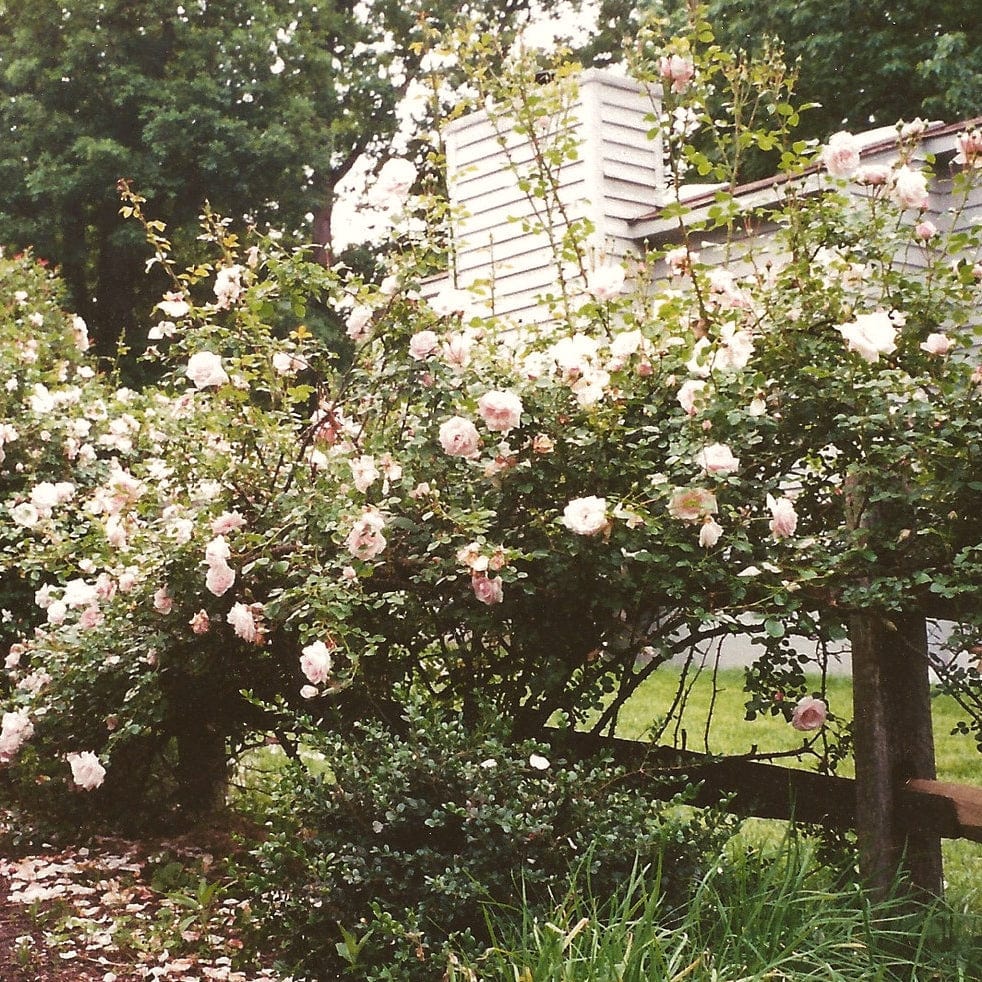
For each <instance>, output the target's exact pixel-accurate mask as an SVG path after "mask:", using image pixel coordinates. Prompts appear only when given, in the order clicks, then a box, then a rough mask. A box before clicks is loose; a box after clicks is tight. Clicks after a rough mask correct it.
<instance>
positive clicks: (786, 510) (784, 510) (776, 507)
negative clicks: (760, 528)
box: [767, 495, 798, 539]
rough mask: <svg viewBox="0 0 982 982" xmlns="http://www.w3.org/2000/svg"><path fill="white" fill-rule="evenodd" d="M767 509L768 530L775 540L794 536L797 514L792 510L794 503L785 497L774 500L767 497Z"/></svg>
mask: <svg viewBox="0 0 982 982" xmlns="http://www.w3.org/2000/svg"><path fill="white" fill-rule="evenodd" d="M767 507H768V508H770V510H771V520H770V523H769V526H768V527H769V528H770V530H771V533H772V534H773V536H774V538H775V539H786V538H788V537H789V536H792V535H794V533H795V530H796V529H797V528H798V513H797V512H796V511H795V510H794V502H793V501H792V500H791V499H790V498H787V497H783V498H774V497H772V496H771V495H768V496H767Z"/></svg>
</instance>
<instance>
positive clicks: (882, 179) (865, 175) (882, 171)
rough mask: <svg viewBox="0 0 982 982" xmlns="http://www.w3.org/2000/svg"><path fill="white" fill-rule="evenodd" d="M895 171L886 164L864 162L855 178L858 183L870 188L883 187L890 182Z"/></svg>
mask: <svg viewBox="0 0 982 982" xmlns="http://www.w3.org/2000/svg"><path fill="white" fill-rule="evenodd" d="M892 174H893V171H892V170H891V169H890V167H889V166H887V165H886V164H864V165H863V166H862V167H860V168H859V170H857V171H856V176H855V177H854V178H853V180H855V182H856V183H857V184H862V185H863V186H864V187H868V188H882V187H885V186H886V185H887V184H888V183H889V182H890V177H891V175H892Z"/></svg>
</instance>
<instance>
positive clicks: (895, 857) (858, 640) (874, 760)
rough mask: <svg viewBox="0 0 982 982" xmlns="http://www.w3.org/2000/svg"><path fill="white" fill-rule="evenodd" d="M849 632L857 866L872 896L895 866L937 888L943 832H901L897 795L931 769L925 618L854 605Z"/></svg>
mask: <svg viewBox="0 0 982 982" xmlns="http://www.w3.org/2000/svg"><path fill="white" fill-rule="evenodd" d="M850 638H851V642H852V664H853V717H854V721H853V738H854V741H855V759H856V833H857V836H858V839H859V857H860V872H861V874H862V876H863V879H864V881H865V882H866V884H867V886H868V887H869V889H870V890H871V892H872V893H873V895H874V896H875V897H877V898H881V899H882V898H885V897H886V896H888V895H889V893H890V891H891V889H892V887H893V885H894V883H895V882H896V879H897V875H898V873H900V872H902V873H904V874H905V875H906V876H907V878H908V879H909V883H910V886H911V887H912V888H913V889H914V891H915V892H920V893H924V894H931V895H940V893H941V890H942V869H941V840H940V838H939V837H938V836H937V835H936V834H932V833H927V832H916V833H911V834H909V835H905V834H904V832H903V829H902V827H901V823H900V816H899V812H898V801H897V796H898V794H899V792H900V791H901V790H902V789H903V787H904V785H905V784H906V782H907V781H908V780H910V779H911V778H929V779H931V778H934V777H935V776H936V772H935V763H934V733H933V729H932V724H931V693H930V682H929V678H928V659H927V628H926V624H925V621H924V618H923V617H920V616H903V617H898V618H896V620H895V622H893V623H888V622H886V621H884V620H883V619H882V618H880V617H877V616H875V615H873V614H870V613H859V614H856V615H854V616H853V618H852V622H851V624H850Z"/></svg>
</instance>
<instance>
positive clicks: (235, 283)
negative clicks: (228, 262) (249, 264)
mask: <svg viewBox="0 0 982 982" xmlns="http://www.w3.org/2000/svg"><path fill="white" fill-rule="evenodd" d="M241 293H242V267H241V266H238V265H236V266H223V267H222V268H221V269H220V270H219V271H218V273H217V275H216V276H215V299H216V300H217V301H218V306H219V308H220V309H222V310H228V308H229V307H231V306H232V304H234V303H235V301H236V300H238V299H239V295H240V294H241Z"/></svg>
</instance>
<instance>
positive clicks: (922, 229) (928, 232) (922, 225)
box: [914, 219, 938, 242]
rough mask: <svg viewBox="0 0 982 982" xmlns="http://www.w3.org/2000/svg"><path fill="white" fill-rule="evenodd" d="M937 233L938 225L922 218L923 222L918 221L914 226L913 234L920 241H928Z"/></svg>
mask: <svg viewBox="0 0 982 982" xmlns="http://www.w3.org/2000/svg"><path fill="white" fill-rule="evenodd" d="M937 234H938V227H937V225H935V224H934V222H930V221H928V220H927V219H924V221H923V222H918V223H917V225H916V227H915V228H914V235H915V236H916V237H917V238H918V239H920V240H921V241H922V242H929V241H930V240H931V239H933V238H934V237H935V236H936V235H937Z"/></svg>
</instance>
